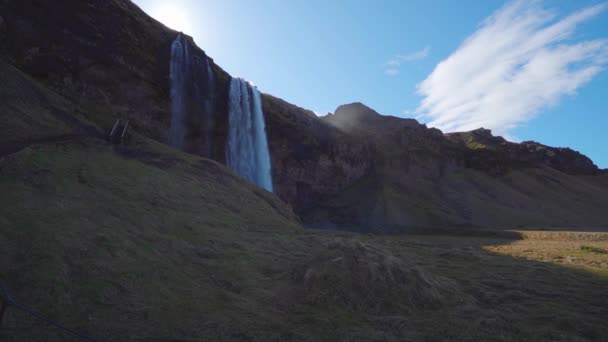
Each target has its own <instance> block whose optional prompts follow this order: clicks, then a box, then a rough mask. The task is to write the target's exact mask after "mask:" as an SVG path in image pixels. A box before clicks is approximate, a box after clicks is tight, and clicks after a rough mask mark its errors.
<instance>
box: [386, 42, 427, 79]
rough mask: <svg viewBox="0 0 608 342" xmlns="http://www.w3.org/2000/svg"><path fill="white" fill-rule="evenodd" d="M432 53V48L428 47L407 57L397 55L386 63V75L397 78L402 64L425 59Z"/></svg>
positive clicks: (406, 55)
mask: <svg viewBox="0 0 608 342" xmlns="http://www.w3.org/2000/svg"><path fill="white" fill-rule="evenodd" d="M430 53H431V48H430V47H428V46H427V47H425V48H424V49H422V50H420V51H416V52H412V53H409V54H405V55H396V56H394V57H393V58H392V59H390V60H388V61H387V62H386V63H384V65H385V69H384V73H385V74H387V75H390V76H395V75H397V74H399V67H400V66H401V64H403V63H406V62H413V61H418V60H421V59H425V58H426V57H428V55H429V54H430Z"/></svg>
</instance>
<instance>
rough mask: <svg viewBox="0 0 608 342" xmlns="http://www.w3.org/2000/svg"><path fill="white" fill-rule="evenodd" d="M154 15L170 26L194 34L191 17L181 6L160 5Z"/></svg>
mask: <svg viewBox="0 0 608 342" xmlns="http://www.w3.org/2000/svg"><path fill="white" fill-rule="evenodd" d="M152 16H153V17H154V18H155V19H156V20H158V21H160V22H161V23H163V24H165V26H167V27H169V28H172V29H174V30H176V31H181V32H184V33H187V34H190V35H191V34H192V32H191V31H192V26H191V22H190V18H189V17H188V15H187V13H186V11H185V10H183V9H181V8H179V7H175V6H171V5H162V6H159V7H157V8H156V10H154V12H153V15H152Z"/></svg>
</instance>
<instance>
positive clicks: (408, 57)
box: [397, 46, 431, 62]
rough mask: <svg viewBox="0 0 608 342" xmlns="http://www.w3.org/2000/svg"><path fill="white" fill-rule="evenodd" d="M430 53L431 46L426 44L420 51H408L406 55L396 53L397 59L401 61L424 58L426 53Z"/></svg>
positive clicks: (426, 55)
mask: <svg viewBox="0 0 608 342" xmlns="http://www.w3.org/2000/svg"><path fill="white" fill-rule="evenodd" d="M430 53H431V48H430V47H428V46H427V47H425V48H424V49H422V50H420V51H416V52H414V53H410V54H407V55H398V56H397V58H398V59H399V60H401V61H402V62H412V61H418V60H421V59H425V58H426V57H428V55H429V54H430Z"/></svg>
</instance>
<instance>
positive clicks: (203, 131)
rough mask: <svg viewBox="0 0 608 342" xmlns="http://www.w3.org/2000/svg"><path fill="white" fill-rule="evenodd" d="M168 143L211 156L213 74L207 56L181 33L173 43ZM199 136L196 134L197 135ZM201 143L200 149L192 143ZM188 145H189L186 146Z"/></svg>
mask: <svg viewBox="0 0 608 342" xmlns="http://www.w3.org/2000/svg"><path fill="white" fill-rule="evenodd" d="M169 72H170V82H171V124H170V127H169V144H170V145H171V146H173V147H175V148H178V149H181V150H189V151H196V152H198V153H200V154H201V155H203V156H205V157H211V151H212V148H211V147H212V146H211V145H212V135H213V134H212V133H213V114H214V111H215V108H214V101H213V94H214V84H215V81H214V74H213V69H212V67H211V61H210V60H209V58H208V57H207V56H206V55H205V53H204V52H203V51H202V50H200V49H197V48H196V47H195V46H193V44H191V43H190V42H189V41H188V40H187V39H186V38H185V36H184V35H183V34H181V33H180V34H179V35H178V36H177V38H175V40H174V41H173V44H171V64H170V70H169ZM197 131H198V132H199V133H196V132H197ZM196 141H198V146H192V142H196ZM187 143H189V144H190V145H188V146H186V145H187Z"/></svg>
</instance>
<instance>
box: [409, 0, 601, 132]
mask: <svg viewBox="0 0 608 342" xmlns="http://www.w3.org/2000/svg"><path fill="white" fill-rule="evenodd" d="M606 7H607V4H601V5H597V6H592V7H587V8H584V9H582V10H579V11H577V12H574V13H572V14H570V15H568V16H565V17H562V18H561V19H560V18H558V17H557V15H556V13H554V12H553V11H551V10H548V9H546V8H544V7H543V6H542V2H541V1H528V0H516V1H512V2H510V3H508V4H506V5H505V6H504V7H502V8H501V9H499V10H497V11H496V12H495V13H494V14H492V15H491V16H490V17H488V18H487V19H485V20H484V21H483V22H482V23H481V26H480V28H479V29H478V30H477V32H475V33H474V34H472V35H471V36H470V37H468V38H467V39H466V40H465V41H464V43H463V44H462V45H461V46H460V47H459V48H458V49H457V50H456V51H455V52H454V53H452V54H451V55H450V56H449V57H448V58H447V59H445V60H443V61H442V62H440V63H439V64H437V66H436V67H435V69H434V70H433V72H432V73H431V74H430V75H429V76H428V77H427V78H426V79H425V80H424V81H422V82H421V83H420V84H419V85H418V93H419V94H420V95H421V96H423V97H424V98H423V99H422V101H421V103H420V105H419V107H418V108H417V113H418V116H419V117H421V118H425V119H429V120H430V122H429V125H430V126H434V127H438V128H440V129H442V130H444V131H465V130H471V129H475V128H478V127H485V128H490V129H492V130H494V131H495V132H496V133H498V134H504V135H509V132H510V131H512V130H513V129H514V128H515V127H518V126H519V125H521V124H523V123H525V122H527V121H529V120H530V119H532V118H534V117H535V116H536V115H537V114H538V113H539V112H540V111H541V110H542V109H545V108H546V107H549V106H552V105H555V104H557V103H558V102H559V99H560V98H561V97H562V96H564V95H570V94H574V93H575V92H576V90H577V89H578V88H579V87H581V86H582V85H584V84H585V83H587V82H589V81H590V80H591V79H592V78H593V77H594V76H595V75H597V74H598V73H599V72H600V71H602V70H603V68H604V67H605V66H606V64H607V63H608V40H606V39H596V40H586V41H573V39H572V35H573V33H574V31H575V29H576V28H577V26H578V25H579V24H581V23H583V22H585V21H587V20H590V19H592V18H593V17H594V16H597V15H598V14H599V13H600V12H602V11H603V10H605V9H606Z"/></svg>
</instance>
